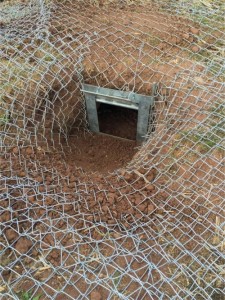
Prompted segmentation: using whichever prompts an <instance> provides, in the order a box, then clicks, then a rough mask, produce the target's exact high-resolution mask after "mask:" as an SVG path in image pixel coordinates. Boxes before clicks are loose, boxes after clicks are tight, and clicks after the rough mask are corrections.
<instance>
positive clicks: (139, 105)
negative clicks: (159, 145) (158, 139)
mask: <svg viewBox="0 0 225 300" xmlns="http://www.w3.org/2000/svg"><path fill="white" fill-rule="evenodd" d="M155 90H156V85H154V86H153V93H152V96H145V95H139V94H136V93H133V92H123V91H119V90H113V89H108V88H102V87H97V86H93V85H90V84H83V88H82V92H83V93H84V95H85V102H86V108H87V116H88V121H89V126H90V130H91V131H93V132H99V122H98V111H97V103H105V104H110V105H116V106H119V107H125V108H129V109H135V110H137V111H138V121H137V136H136V140H137V141H139V142H142V141H144V139H145V136H146V134H147V133H148V127H149V120H151V117H152V107H153V104H154V95H155Z"/></svg>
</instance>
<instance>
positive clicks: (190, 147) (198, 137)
mask: <svg viewBox="0 0 225 300" xmlns="http://www.w3.org/2000/svg"><path fill="white" fill-rule="evenodd" d="M224 138H225V105H224V104H223V103H216V104H215V105H214V106H212V107H211V109H210V110H209V111H208V116H207V118H206V119H205V120H204V121H203V122H202V124H201V125H198V126H197V127H195V128H193V129H189V130H185V131H181V132H179V133H178V134H177V135H176V137H175V139H176V142H175V145H174V147H173V148H172V150H171V151H172V156H174V157H179V156H180V155H181V153H183V155H184V156H185V157H186V158H187V157H189V155H191V156H192V157H194V155H195V154H197V153H200V154H206V153H208V152H210V151H211V150H216V151H219V152H222V153H224V151H225V145H224Z"/></svg>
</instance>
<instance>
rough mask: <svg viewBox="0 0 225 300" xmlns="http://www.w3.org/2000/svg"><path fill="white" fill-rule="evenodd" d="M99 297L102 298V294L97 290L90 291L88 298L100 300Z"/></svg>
mask: <svg viewBox="0 0 225 300" xmlns="http://www.w3.org/2000/svg"><path fill="white" fill-rule="evenodd" d="M101 299H102V296H101V294H100V293H99V292H97V291H93V292H91V295H90V300H101Z"/></svg>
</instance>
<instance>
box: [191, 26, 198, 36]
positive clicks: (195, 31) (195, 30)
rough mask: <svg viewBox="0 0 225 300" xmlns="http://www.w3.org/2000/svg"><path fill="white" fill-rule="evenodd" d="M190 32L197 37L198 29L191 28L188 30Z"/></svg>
mask: <svg viewBox="0 0 225 300" xmlns="http://www.w3.org/2000/svg"><path fill="white" fill-rule="evenodd" d="M190 32H191V33H192V34H194V35H199V29H198V28H194V27H192V28H190Z"/></svg>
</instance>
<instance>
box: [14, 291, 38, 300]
mask: <svg viewBox="0 0 225 300" xmlns="http://www.w3.org/2000/svg"><path fill="white" fill-rule="evenodd" d="M32 294H33V293H32V292H26V291H22V292H21V293H19V294H18V295H17V296H18V297H19V299H20V300H39V299H40V298H41V295H37V296H32Z"/></svg>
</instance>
